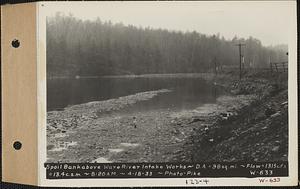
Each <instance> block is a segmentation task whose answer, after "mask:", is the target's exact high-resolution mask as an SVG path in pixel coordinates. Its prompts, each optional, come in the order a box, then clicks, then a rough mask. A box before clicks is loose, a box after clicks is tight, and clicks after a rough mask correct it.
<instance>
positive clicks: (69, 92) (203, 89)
mask: <svg viewBox="0 0 300 189" xmlns="http://www.w3.org/2000/svg"><path fill="white" fill-rule="evenodd" d="M159 89H172V92H170V93H164V94H160V95H158V96H156V97H154V98H153V99H151V100H148V101H143V102H139V103H137V104H135V105H134V106H132V107H131V108H134V109H135V110H136V111H145V110H149V109H155V108H170V109H173V108H176V109H188V108H193V107H197V106H199V105H201V104H204V103H215V102H216V98H217V97H218V96H219V95H221V92H222V91H221V90H220V89H219V88H218V87H216V86H215V85H214V84H210V83H207V82H205V81H204V80H202V79H199V78H89V79H84V78H82V79H51V80H48V81H47V110H48V111H51V110H60V109H63V108H64V107H66V106H69V105H74V104H81V103H86V102H90V101H100V100H107V99H111V98H117V97H120V96H126V95H131V94H135V93H138V92H144V91H152V90H159Z"/></svg>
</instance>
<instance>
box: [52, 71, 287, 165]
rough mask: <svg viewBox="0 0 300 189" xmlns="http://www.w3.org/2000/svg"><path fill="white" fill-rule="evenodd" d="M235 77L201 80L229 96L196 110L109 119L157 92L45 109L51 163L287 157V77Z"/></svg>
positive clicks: (139, 113)
mask: <svg viewBox="0 0 300 189" xmlns="http://www.w3.org/2000/svg"><path fill="white" fill-rule="evenodd" d="M235 74H236V73H234V72H232V73H230V72H229V73H225V74H222V75H217V76H214V75H212V74H205V75H203V77H204V78H205V79H206V80H208V81H209V82H213V83H214V84H216V85H219V86H222V87H224V90H227V91H228V92H229V93H231V94H232V95H230V96H221V97H219V98H218V99H217V102H216V103H215V104H206V105H204V106H201V107H198V108H195V109H193V110H184V111H172V110H169V109H160V110H155V111H148V112H147V113H145V112H138V113H135V114H134V115H131V114H129V113H128V114H122V115H119V114H113V113H114V112H116V111H118V110H121V109H124V108H125V107H127V106H130V105H132V104H135V103H137V102H139V101H144V100H149V99H151V98H153V97H155V96H156V95H159V93H167V92H170V90H168V89H161V90H157V91H148V92H143V93H137V94H133V95H129V96H124V97H119V98H117V99H110V100H106V101H100V102H90V103H86V104H81V105H74V106H70V107H67V108H65V109H64V110H63V111H51V112H48V117H47V157H48V162H100V163H101V162H102V163H103V162H176V161H181V162H184V161H188V162H191V161H202V162H205V161H273V160H274V161H275V160H287V145H288V122H287V117H288V114H287V112H288V111H287V109H288V104H287V99H288V98H287V78H286V75H284V74H281V75H272V74H269V73H268V74H266V73H256V72H254V73H247V74H245V75H244V78H243V79H242V80H238V79H237V78H235V77H233V75H235ZM112 115H113V116H112Z"/></svg>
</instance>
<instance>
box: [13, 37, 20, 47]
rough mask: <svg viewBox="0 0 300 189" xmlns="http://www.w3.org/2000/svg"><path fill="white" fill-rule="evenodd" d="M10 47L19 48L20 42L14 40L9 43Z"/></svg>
mask: <svg viewBox="0 0 300 189" xmlns="http://www.w3.org/2000/svg"><path fill="white" fill-rule="evenodd" d="M11 45H12V46H13V47H14V48H18V47H19V46H20V41H19V40H18V39H14V40H13V41H12V42H11Z"/></svg>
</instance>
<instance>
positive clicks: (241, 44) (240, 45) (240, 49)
mask: <svg viewBox="0 0 300 189" xmlns="http://www.w3.org/2000/svg"><path fill="white" fill-rule="evenodd" d="M245 45H246V44H243V43H239V44H236V46H239V53H240V79H242V46H245Z"/></svg>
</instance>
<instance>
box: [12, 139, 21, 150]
mask: <svg viewBox="0 0 300 189" xmlns="http://www.w3.org/2000/svg"><path fill="white" fill-rule="evenodd" d="M13 146H14V149H15V150H20V149H21V148H22V143H21V142H19V141H15V142H14V145H13Z"/></svg>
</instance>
